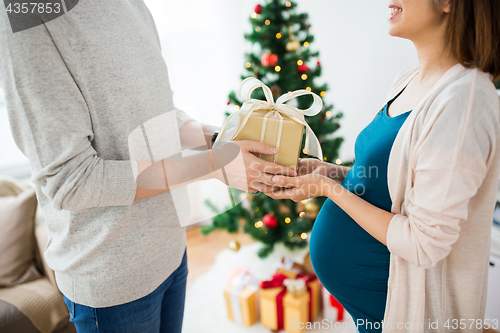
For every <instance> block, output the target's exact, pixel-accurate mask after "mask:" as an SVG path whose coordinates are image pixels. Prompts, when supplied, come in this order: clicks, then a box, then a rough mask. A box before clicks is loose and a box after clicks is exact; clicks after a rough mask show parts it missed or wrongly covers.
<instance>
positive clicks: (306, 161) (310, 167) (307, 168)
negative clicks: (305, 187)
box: [297, 158, 330, 176]
mask: <svg viewBox="0 0 500 333" xmlns="http://www.w3.org/2000/svg"><path fill="white" fill-rule="evenodd" d="M329 165H330V164H329V163H326V162H323V161H320V160H318V159H317V158H299V163H298V164H297V173H298V174H299V175H300V176H303V175H309V174H318V175H322V176H327V175H328V170H329Z"/></svg>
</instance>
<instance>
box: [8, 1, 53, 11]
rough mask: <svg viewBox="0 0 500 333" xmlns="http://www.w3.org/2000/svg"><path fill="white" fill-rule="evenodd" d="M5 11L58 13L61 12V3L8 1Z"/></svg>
mask: <svg viewBox="0 0 500 333" xmlns="http://www.w3.org/2000/svg"><path fill="white" fill-rule="evenodd" d="M6 11H7V13H9V14H11V13H14V14H19V13H23V14H28V13H30V14H36V13H38V14H51V13H55V14H59V13H60V12H61V4H60V3H58V2H55V3H37V2H23V3H14V4H12V3H9V5H8V6H7V8H6Z"/></svg>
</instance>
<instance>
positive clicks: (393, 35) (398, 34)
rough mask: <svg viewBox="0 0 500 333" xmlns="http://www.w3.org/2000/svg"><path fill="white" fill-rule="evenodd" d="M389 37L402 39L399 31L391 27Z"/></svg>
mask: <svg viewBox="0 0 500 333" xmlns="http://www.w3.org/2000/svg"><path fill="white" fill-rule="evenodd" d="M388 32H389V35H390V36H392V37H402V36H401V34H400V33H399V31H398V29H397V28H396V27H394V26H390V27H389V30H388Z"/></svg>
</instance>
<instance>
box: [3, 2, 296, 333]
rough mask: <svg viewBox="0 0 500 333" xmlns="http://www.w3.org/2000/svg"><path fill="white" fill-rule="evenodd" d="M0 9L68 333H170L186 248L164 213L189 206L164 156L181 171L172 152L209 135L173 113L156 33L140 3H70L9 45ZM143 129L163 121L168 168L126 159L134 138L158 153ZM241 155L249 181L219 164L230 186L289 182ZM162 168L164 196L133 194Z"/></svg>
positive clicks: (11, 89) (13, 94)
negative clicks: (141, 180) (139, 133)
mask: <svg viewBox="0 0 500 333" xmlns="http://www.w3.org/2000/svg"><path fill="white" fill-rule="evenodd" d="M0 9H1V10H0V82H1V87H2V89H3V90H4V91H5V95H6V100H7V109H8V111H9V118H10V123H11V128H12V133H13V135H14V138H15V140H16V143H17V145H18V147H19V148H20V149H21V151H23V153H24V154H26V156H27V157H28V159H29V161H30V165H31V168H32V178H31V180H32V181H33V183H34V185H35V188H36V192H37V197H38V201H39V203H40V207H41V209H42V211H43V213H44V216H45V219H46V221H47V226H48V237H49V240H48V244H47V247H46V249H45V259H46V261H47V263H48V265H49V266H50V267H51V268H52V269H53V270H54V271H55V274H56V280H57V284H58V287H59V289H60V290H61V292H62V293H63V294H64V296H65V297H64V299H65V302H66V305H67V306H68V309H69V311H70V320H71V321H73V322H74V323H75V325H76V328H77V330H78V332H95V331H96V327H98V328H99V331H101V332H159V331H161V332H180V331H181V326H182V314H183V308H184V296H185V288H186V275H187V268H186V253H185V248H186V238H185V230H184V228H182V227H180V226H179V217H178V215H179V213H180V212H178V211H176V209H175V205H174V201H175V200H177V201H178V202H179V201H180V202H184V201H186V200H187V197H186V196H185V195H184V194H185V193H184V194H183V192H182V191H181V192H176V194H175V195H174V191H171V189H170V186H172V188H173V185H176V186H179V184H181V185H183V184H184V185H185V184H187V183H189V181H186V178H185V174H184V175H179V174H177V173H178V171H176V168H174V167H172V166H173V165H174V164H172V163H171V161H172V159H170V160H169V158H172V157H173V158H176V160H175V162H177V163H183V161H186V160H183V159H182V158H180V155H179V153H180V151H181V149H182V146H184V147H188V148H193V147H199V146H200V145H199V142H200V139H201V140H204V139H205V140H206V143H207V145H208V142H210V138H211V137H212V135H213V133H214V130H215V128H213V127H211V126H206V125H203V126H201V125H199V124H198V123H196V122H195V121H194V120H193V119H192V118H190V117H189V116H188V115H187V114H186V113H184V112H182V111H180V110H176V109H175V108H174V105H173V102H172V93H171V91H170V85H169V82H168V74H167V68H166V65H165V62H164V60H163V58H162V56H161V50H160V43H159V39H158V35H157V31H156V28H155V25H154V22H153V19H152V17H151V14H150V13H149V11H148V9H147V7H146V6H145V4H144V3H143V2H142V1H141V0H106V1H80V2H79V3H78V4H77V5H76V6H75V7H74V8H72V9H71V10H70V11H68V12H67V13H66V14H64V15H62V16H60V17H58V18H56V19H54V20H52V21H50V22H46V23H44V24H40V25H38V26H35V27H33V28H30V29H27V30H23V31H19V32H16V33H13V31H12V29H11V26H10V25H9V20H8V16H7V14H6V10H5V7H4V5H3V4H2V5H0ZM172 14H173V13H172ZM151 119H163V120H162V121H163V122H160V123H157V125H158V124H165V130H164V131H162V133H161V135H160V136H159V137H161V138H162V141H161V143H162V144H163V145H164V146H163V147H166V148H165V149H166V155H167V156H156V157H155V156H153V155H148V154H149V153H151V152H152V151H147V152H143V154H142V156H150V158H149V160H146V161H141V160H138V159H137V158H136V159H135V160H134V159H133V158H131V156H130V155H131V152H132V151H135V153H137V152H136V148H137V145H135V143H136V142H135V141H134V140H132V141H133V142H129V136H130V134H131V133H132V132H133V131H134V130H135V129H137V128H142V129H144V136H143V137H144V139H153V141H155V140H156V142H155V144H156V145H158V140H157V138H152V137H151V135H149V134H148V133H147V131H146V126H144V124H145V123H147V122H148V121H149V120H151ZM196 130H198V131H199V132H200V133H199V134H198V135H196V132H193V131H196ZM153 136H154V135H153ZM141 140H142V139H140V140H139V139H138V141H141ZM193 140H194V141H193ZM237 145H238V147H239V148H240V149H241V152H238V153H239V155H240V156H242V157H243V160H244V163H245V167H246V169H247V170H252V172H248V173H246V172H245V171H244V170H237V168H235V167H234V166H231V159H229V160H228V161H226V162H228V166H227V169H228V170H227V174H228V176H229V177H230V178H232V179H233V180H235V181H234V183H236V184H238V185H237V186H240V187H242V188H246V186H248V188H249V190H250V191H258V190H265V189H267V186H269V185H272V183H271V178H272V174H274V173H276V174H278V173H283V174H293V172H290V171H289V169H286V168H283V167H280V166H278V165H275V164H272V163H268V162H264V161H262V160H259V159H257V158H256V157H255V156H254V155H253V154H252V153H251V152H255V153H262V154H272V153H273V152H272V151H271V148H270V147H268V146H266V145H264V144H261V143H252V142H246V141H242V142H237ZM145 146H146V147H150V146H149V145H148V144H145ZM200 154H201V155H200V158H199V159H198V160H197V163H195V164H193V165H194V166H201V165H203V167H204V168H209V169H208V170H209V172H210V171H212V170H214V169H215V168H217V167H215V168H212V165H211V162H210V161H211V160H210V159H207V156H208V155H207V151H205V152H202V153H200ZM203 154H204V155H203ZM140 155H141V154H135V156H140ZM216 155H217V154H213V156H212V157H214V156H215V158H214V159H215V161H214V162H215V164H216V165H217V164H219V166H218V167H221V165H224V163H223V162H221V160H224V159H223V158H222V159H219V160H218V159H217V156H216ZM222 155H224V154H222ZM162 159H165V160H164V161H165V163H164V164H163V165H164V166H165V168H164V169H163V170H164V171H166V172H165V177H164V178H162V179H164V180H165V185H164V186H163V187H159V188H156V187H155V185H153V186H152V187H148V186H145V187H144V188H142V187H138V185H137V184H138V183H137V177H141V174H142V171H143V170H147V169H148V167H149V166H151V163H152V162H157V161H158V160H162ZM202 160H204V161H205V163H204V164H203V163H200V161H202ZM184 165H185V166H186V165H187V167H190V166H189V164H186V163H184ZM191 168H192V166H191ZM178 169H179V168H178ZM192 170H194V169H192ZM264 171H269V172H270V173H272V174H267V173H265V172H264ZM176 172H177V173H176ZM203 174H205V175H206V174H207V173H206V172H205V171H203V172H201V173H200V172H199V173H198V174H197V176H196V177H199V176H200V175H202V176H203ZM196 177H195V178H196ZM167 178H168V179H167ZM172 179H173V180H172ZM174 197H175V198H174Z"/></svg>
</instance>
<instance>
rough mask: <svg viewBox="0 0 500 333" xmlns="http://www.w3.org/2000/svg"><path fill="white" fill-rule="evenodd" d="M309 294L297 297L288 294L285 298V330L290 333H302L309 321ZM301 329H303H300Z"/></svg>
mask: <svg viewBox="0 0 500 333" xmlns="http://www.w3.org/2000/svg"><path fill="white" fill-rule="evenodd" d="M309 300H310V299H309V293H308V292H306V293H303V294H302V295H300V296H298V297H296V296H294V295H292V294H291V293H287V294H286V295H285V297H284V298H283V312H284V322H283V328H284V329H285V330H286V331H287V332H289V333H302V332H304V331H305V327H306V323H307V322H308V321H309ZM292 320H293V322H292ZM299 327H303V329H300V328H299Z"/></svg>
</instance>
